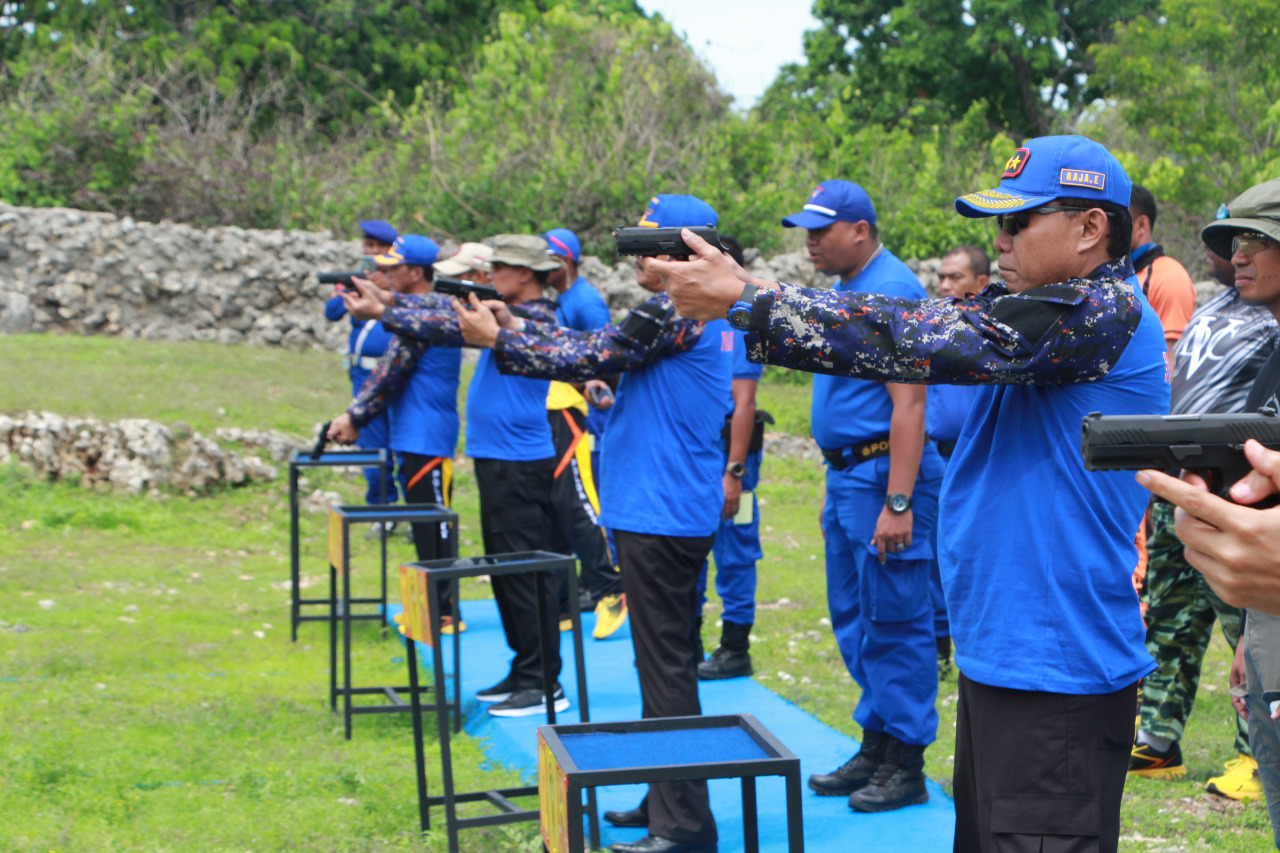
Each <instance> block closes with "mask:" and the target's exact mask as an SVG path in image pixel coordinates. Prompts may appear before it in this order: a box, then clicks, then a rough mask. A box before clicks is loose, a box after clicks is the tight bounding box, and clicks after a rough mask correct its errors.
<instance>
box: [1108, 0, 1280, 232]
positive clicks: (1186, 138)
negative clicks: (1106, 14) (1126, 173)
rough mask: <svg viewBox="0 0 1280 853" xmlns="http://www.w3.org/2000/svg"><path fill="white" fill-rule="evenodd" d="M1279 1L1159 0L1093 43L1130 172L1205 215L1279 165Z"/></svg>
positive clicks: (1269, 175)
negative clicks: (1115, 107) (1107, 39)
mask: <svg viewBox="0 0 1280 853" xmlns="http://www.w3.org/2000/svg"><path fill="white" fill-rule="evenodd" d="M1277 39H1280V0H1257V2H1253V3H1235V2H1231V0H1164V2H1162V3H1161V6H1160V16H1159V17H1155V16H1143V17H1139V18H1136V19H1134V20H1132V21H1130V22H1129V23H1127V24H1124V25H1122V26H1119V27H1117V29H1116V34H1115V40H1114V42H1113V43H1112V44H1109V45H1102V46H1099V47H1098V48H1097V49H1096V51H1095V53H1096V55H1097V61H1098V69H1099V73H1100V74H1105V75H1107V76H1108V77H1109V79H1110V81H1111V85H1112V92H1113V94H1114V95H1115V96H1116V97H1117V98H1119V99H1120V100H1119V110H1120V113H1121V115H1122V116H1123V118H1124V119H1125V120H1126V122H1127V123H1128V128H1123V129H1122V130H1121V132H1119V133H1115V134H1114V135H1115V136H1116V137H1117V139H1116V141H1117V143H1118V147H1119V148H1120V149H1121V151H1120V156H1121V159H1122V161H1123V162H1124V163H1125V166H1126V168H1127V169H1130V170H1131V174H1133V175H1134V177H1135V180H1138V181H1140V182H1142V183H1144V184H1146V185H1147V187H1148V188H1149V189H1151V191H1152V192H1153V193H1154V194H1155V195H1156V197H1157V198H1164V199H1175V200H1177V202H1178V203H1179V204H1180V205H1181V206H1182V207H1183V208H1184V209H1186V210H1188V212H1194V213H1195V214H1196V215H1197V216H1198V217H1200V218H1202V219H1203V217H1205V216H1207V215H1211V212H1212V211H1213V210H1214V209H1215V208H1216V207H1217V206H1218V204H1220V203H1221V202H1225V201H1229V200H1230V199H1231V198H1233V197H1235V196H1236V195H1237V194H1239V193H1240V192H1242V191H1243V190H1245V189H1247V188H1248V187H1250V186H1252V185H1253V184H1256V183H1259V182H1261V181H1264V180H1268V179H1270V178H1274V177H1275V176H1276V175H1277V174H1278V173H1280V153H1278V152H1277V150H1276V139H1277V133H1278V132H1280V67H1277V65H1276V63H1274V62H1271V61H1270V59H1269V57H1270V56H1271V54H1272V53H1273V52H1274V50H1275V45H1276V43H1277Z"/></svg>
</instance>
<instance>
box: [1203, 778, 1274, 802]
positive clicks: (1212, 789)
mask: <svg viewBox="0 0 1280 853" xmlns="http://www.w3.org/2000/svg"><path fill="white" fill-rule="evenodd" d="M1204 789H1205V791H1206V792H1207V793H1210V794H1213V795H1214V796H1217V797H1226V798H1227V799H1228V800H1235V801H1236V802H1238V803H1247V802H1248V801H1249V800H1260V799H1262V792H1261V791H1259V792H1257V793H1256V794H1252V793H1250V794H1244V793H1240V792H1236V793H1234V794H1230V793H1227V792H1226V791H1224V790H1222V789H1221V788H1219V787H1218V786H1217V785H1215V784H1213V783H1212V782H1210V783H1209V784H1208V785H1205V786H1204Z"/></svg>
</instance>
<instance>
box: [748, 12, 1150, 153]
mask: <svg viewBox="0 0 1280 853" xmlns="http://www.w3.org/2000/svg"><path fill="white" fill-rule="evenodd" d="M1155 5H1156V0H965V2H960V3H957V2H955V0H896V1H895V0H816V2H815V3H814V6H813V14H814V17H816V18H817V19H818V20H819V21H820V22H821V23H822V27H821V28H820V29H818V30H813V31H810V32H808V33H806V34H805V56H806V58H807V60H808V62H807V65H805V66H792V67H790V68H787V69H784V71H783V73H782V75H780V77H779V79H778V81H777V82H776V83H775V85H774V87H773V88H772V89H771V91H770V93H769V94H768V95H767V96H766V99H765V107H766V109H768V108H769V107H770V106H771V105H776V104H777V103H778V102H779V101H781V100H786V99H794V98H797V97H799V98H802V99H810V100H813V101H814V102H815V103H817V104H819V105H820V106H825V105H829V104H830V103H831V102H833V101H836V100H838V101H840V102H841V103H842V104H843V107H844V109H845V111H846V112H847V113H848V114H849V115H850V116H851V117H854V118H857V119H860V120H863V121H874V122H877V123H880V124H885V125H893V124H898V123H905V124H909V125H925V126H928V125H931V124H937V123H939V122H945V121H954V120H957V119H959V118H961V117H962V116H964V115H965V114H966V113H967V112H968V110H969V108H970V106H971V105H973V104H975V103H979V102H981V103H983V104H984V113H985V117H986V119H987V122H988V124H989V125H990V127H991V128H992V130H1006V131H1009V132H1011V133H1012V134H1013V135H1015V136H1019V137H1026V136H1041V135H1044V134H1047V133H1050V132H1051V131H1052V129H1053V127H1054V125H1055V124H1056V123H1057V122H1058V120H1059V118H1060V117H1062V116H1066V117H1067V118H1068V119H1071V118H1074V117H1075V116H1076V115H1077V114H1078V113H1079V112H1080V111H1081V110H1082V109H1083V108H1084V107H1086V106H1087V105H1088V104H1090V103H1092V102H1093V101H1094V100H1096V99H1097V98H1099V97H1101V96H1103V95H1104V94H1105V87H1104V86H1102V85H1099V83H1098V82H1096V81H1094V80H1093V78H1092V77H1091V74H1092V72H1093V58H1092V56H1091V54H1090V53H1089V48H1090V47H1091V46H1092V45H1093V44H1095V43H1097V42H1098V41H1100V40H1102V39H1104V38H1105V37H1106V36H1107V35H1108V34H1109V32H1110V30H1111V28H1112V27H1113V25H1114V24H1115V23H1116V22H1118V21H1123V20H1128V19H1130V18H1132V17H1134V16H1135V15H1138V14H1140V13H1142V12H1145V11H1149V10H1151V9H1153V8H1154V7H1155Z"/></svg>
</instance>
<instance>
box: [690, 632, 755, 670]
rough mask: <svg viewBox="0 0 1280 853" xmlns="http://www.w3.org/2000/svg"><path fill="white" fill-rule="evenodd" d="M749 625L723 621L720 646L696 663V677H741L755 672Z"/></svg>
mask: <svg viewBox="0 0 1280 853" xmlns="http://www.w3.org/2000/svg"><path fill="white" fill-rule="evenodd" d="M750 648H751V626H750V625H739V624H738V623H737V622H725V623H724V628H723V629H722V630H721V633H720V648H718V649H716V650H715V651H714V652H712V653H711V657H710V658H709V659H707V660H704V661H703V662H702V663H700V664H698V678H699V679H701V680H702V681H715V680H717V679H720V678H741V677H742V676H744V675H750V674H751V673H753V672H755V670H753V669H752V668H751V652H750V651H749V650H750Z"/></svg>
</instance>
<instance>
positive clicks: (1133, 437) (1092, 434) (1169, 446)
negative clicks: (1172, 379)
mask: <svg viewBox="0 0 1280 853" xmlns="http://www.w3.org/2000/svg"><path fill="white" fill-rule="evenodd" d="M1250 438H1252V439H1254V440H1256V441H1258V442H1260V443H1261V444H1263V445H1264V446H1265V447H1267V448H1268V449H1270V450H1280V417H1277V415H1276V413H1275V412H1272V411H1269V410H1268V411H1266V412H1262V413H1258V414H1225V415H1107V416H1104V415H1102V414H1100V413H1098V412H1093V413H1092V414H1089V415H1086V416H1085V419H1084V422H1083V423H1082V424H1081V446H1080V449H1081V453H1083V454H1084V467H1085V469H1086V470H1089V471H1140V470H1142V469H1144V468H1154V469H1156V470H1157V471H1168V470H1171V469H1178V468H1185V469H1187V470H1188V471H1195V472H1196V473H1197V474H1199V475H1200V476H1202V477H1204V479H1205V482H1206V483H1208V484H1209V488H1210V489H1211V490H1212V491H1213V493H1214V494H1216V495H1218V496H1219V497H1222V498H1226V499H1227V500H1230V499H1231V496H1230V494H1228V493H1229V491H1230V489H1231V487H1232V486H1233V485H1234V484H1235V483H1236V481H1237V480H1239V479H1241V478H1242V477H1244V476H1245V475H1246V474H1248V473H1249V472H1250V471H1252V470H1253V466H1252V465H1250V464H1249V460H1248V459H1247V458H1246V457H1245V455H1244V443H1245V441H1247V440H1248V439H1250ZM1278 500H1280V497H1277V496H1274V495H1273V496H1272V497H1270V498H1268V499H1267V500H1266V501H1262V502H1260V503H1257V504H1254V506H1258V507H1262V506H1273V505H1275V503H1277V501H1278Z"/></svg>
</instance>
